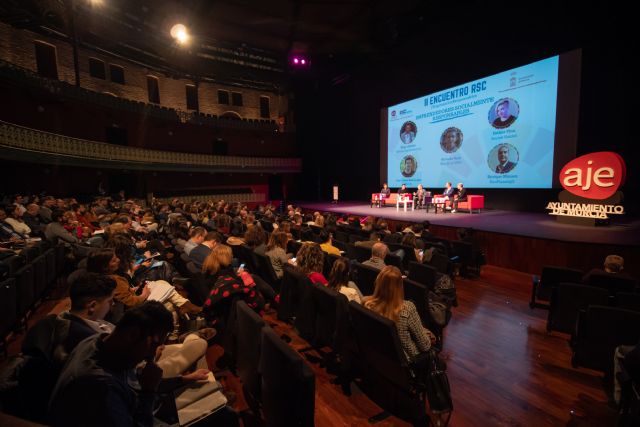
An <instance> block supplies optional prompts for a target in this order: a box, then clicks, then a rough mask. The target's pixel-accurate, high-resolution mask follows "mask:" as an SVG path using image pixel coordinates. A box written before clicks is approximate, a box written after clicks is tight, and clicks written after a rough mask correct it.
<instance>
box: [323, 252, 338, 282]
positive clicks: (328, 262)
mask: <svg viewBox="0 0 640 427" xmlns="http://www.w3.org/2000/svg"><path fill="white" fill-rule="evenodd" d="M340 258H342V257H339V256H338V255H333V254H327V253H325V254H324V267H323V270H322V274H324V277H327V278H328V277H329V273H331V269H332V268H333V263H334V262H336V260H337V259H340Z"/></svg>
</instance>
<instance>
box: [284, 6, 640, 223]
mask: <svg viewBox="0 0 640 427" xmlns="http://www.w3.org/2000/svg"><path fill="white" fill-rule="evenodd" d="M432 6H433V5H432ZM434 7H435V6H434ZM486 7H491V6H485V4H484V3H483V7H482V8H476V9H473V8H470V7H465V8H462V7H458V5H457V4H456V5H453V3H452V5H451V6H447V5H442V6H438V8H439V9H437V10H431V11H430V12H429V11H428V10H427V11H425V15H424V16H423V17H420V16H416V15H415V14H414V15H412V16H410V17H408V20H407V22H410V25H400V24H397V25H395V26H393V25H391V26H392V29H391V30H388V32H387V33H384V32H383V31H382V32H381V34H380V37H381V38H387V39H388V43H387V46H385V49H384V51H382V52H376V54H367V55H361V56H360V57H359V58H345V57H333V58H324V62H323V63H322V65H323V69H322V70H321V71H316V73H315V74H314V75H312V76H306V77H301V76H298V79H297V80H298V81H297V88H296V114H297V117H298V133H297V138H298V141H299V144H300V148H301V153H302V156H303V160H304V167H305V172H306V174H305V179H306V180H305V186H306V188H307V189H308V191H306V192H305V193H304V194H302V196H303V197H306V198H308V199H314V198H320V199H329V195H330V194H331V193H330V191H331V188H330V187H331V185H333V184H334V183H338V184H339V185H340V187H341V198H342V199H367V198H368V197H369V195H370V193H372V192H373V191H377V189H378V188H379V186H380V184H381V183H380V177H379V161H380V154H379V133H380V131H379V129H380V108H383V107H386V106H389V105H394V104H396V103H398V102H402V101H405V100H408V99H412V98H415V97H417V96H421V95H425V94H428V93H431V92H434V91H437V90H440V89H444V88H447V87H451V86H453V85H456V84H460V83H463V82H466V81H469V80H472V79H475V78H479V77H482V76H486V75H491V74H494V73H496V72H499V71H503V70H505V69H509V68H512V67H515V66H519V65H523V64H527V63H529V62H532V61H535V60H539V59H542V58H545V57H549V56H552V55H556V54H559V53H562V52H566V51H569V50H573V49H576V48H582V49H583V56H582V58H583V64H582V79H581V99H580V111H579V117H580V120H579V128H578V146H577V154H578V155H582V154H586V153H590V152H594V151H604V150H607V151H616V152H618V153H620V154H621V155H622V156H623V157H624V158H625V160H626V162H627V169H628V175H627V183H626V185H625V186H624V187H623V188H622V190H623V191H624V192H625V193H626V194H627V200H626V202H625V206H626V208H627V210H628V211H630V212H632V213H638V212H639V211H640V209H639V203H638V197H637V196H638V194H639V193H640V192H639V191H638V190H639V184H638V181H639V180H638V178H639V177H638V169H637V168H636V167H635V162H634V156H633V154H634V153H635V143H634V139H635V138H634V137H633V135H634V133H633V131H632V129H633V122H634V116H635V110H636V107H635V100H636V99H637V94H638V89H637V85H636V84H635V83H634V78H633V76H632V73H633V71H634V68H632V61H633V60H634V55H632V54H631V52H633V51H634V50H635V47H634V46H633V45H632V40H634V39H635V36H633V35H632V28H633V25H631V24H632V22H631V19H632V18H631V17H632V16H633V14H632V13H631V11H630V10H629V9H628V7H625V6H620V7H618V6H617V7H616V8H613V7H609V6H606V5H605V6H597V7H593V8H592V7H589V8H586V7H585V8H584V9H585V10H581V9H579V8H577V7H576V8H574V7H572V6H571V3H570V2H555V3H551V2H541V3H540V4H537V3H536V5H535V7H534V5H533V4H524V5H520V6H519V5H517V4H515V3H512V4H510V5H509V7H508V8H504V7H503V5H502V4H501V5H499V6H495V8H494V9H491V10H487V9H486ZM445 17H446V18H447V19H444V18H445ZM441 18H442V19H441ZM405 27H407V28H405ZM380 31H381V30H380ZM318 62H320V61H319V60H317V61H316V64H317V63H318ZM451 181H456V178H455V177H451ZM478 191H483V193H484V194H485V195H486V196H487V205H488V207H490V208H500V209H516V210H531V211H543V210H544V206H545V205H546V202H547V201H549V200H557V193H558V192H559V190H557V189H556V190H478Z"/></svg>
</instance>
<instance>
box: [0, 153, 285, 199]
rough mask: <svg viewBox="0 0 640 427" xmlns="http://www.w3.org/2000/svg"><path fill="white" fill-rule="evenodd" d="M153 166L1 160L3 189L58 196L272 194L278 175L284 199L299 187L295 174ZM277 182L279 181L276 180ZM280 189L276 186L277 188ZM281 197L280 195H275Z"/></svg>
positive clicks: (279, 192)
mask: <svg viewBox="0 0 640 427" xmlns="http://www.w3.org/2000/svg"><path fill="white" fill-rule="evenodd" d="M273 176H274V175H272V174H259V173H253V174H249V173H247V174H238V173H202V172H194V173H189V172H152V171H134V170H122V169H107V168H103V169H92V168H79V167H71V166H57V165H42V164H32V163H20V162H9V161H6V160H0V182H1V183H2V188H1V189H0V193H4V194H18V193H19V194H40V193H41V192H42V191H45V192H46V193H47V194H51V195H55V196H60V197H64V196H83V195H84V196H92V195H95V194H97V192H98V185H99V184H100V183H101V182H102V187H103V188H104V189H105V190H106V191H107V192H108V193H110V194H115V193H117V192H118V191H120V190H125V192H126V193H127V195H129V196H135V197H145V196H146V194H147V192H153V193H154V195H155V196H156V197H171V196H174V195H190V194H218V193H222V194H228V193H247V192H250V193H260V194H264V195H265V197H267V198H268V197H269V192H270V188H269V187H270V183H272V182H273V181H278V185H279V189H278V191H277V192H275V193H274V194H272V196H279V197H277V199H278V200H281V199H282V198H287V197H288V195H289V194H291V193H292V192H294V191H295V185H296V182H297V180H296V179H295V178H294V176H293V175H277V176H278V177H279V178H277V179H276V180H274V179H273V178H272V177H273ZM272 187H273V186H272ZM273 190H275V188H274V189H272V191H273ZM274 199H275V198H274Z"/></svg>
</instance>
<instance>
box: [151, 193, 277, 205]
mask: <svg viewBox="0 0 640 427" xmlns="http://www.w3.org/2000/svg"><path fill="white" fill-rule="evenodd" d="M174 199H178V200H179V201H180V202H182V203H191V202H193V201H194V200H195V201H196V202H204V203H208V202H210V201H212V200H213V201H218V200H224V201H226V202H231V203H233V202H241V203H264V202H265V201H266V200H267V196H266V194H264V193H233V194H198V195H195V196H173V197H157V198H156V199H155V200H156V201H158V202H162V203H170V202H171V201H172V200H174Z"/></svg>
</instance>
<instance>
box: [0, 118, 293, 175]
mask: <svg viewBox="0 0 640 427" xmlns="http://www.w3.org/2000/svg"><path fill="white" fill-rule="evenodd" d="M0 146H5V147H10V148H15V149H20V150H29V151H35V152H41V153H51V154H57V155H63V156H71V157H80V158H83V159H94V160H104V161H118V162H128V163H144V164H158V165H160V164H164V165H167V164H171V165H184V166H196V167H212V168H217V169H225V170H240V171H247V172H248V171H252V170H274V171H276V170H277V171H287V172H299V171H300V170H301V160H300V159H297V158H284V157H240V156H214V155H208V154H194V153H181V152H172V151H161V150H148V149H144V148H137V147H124V146H120V145H114V144H107V143H104V142H98V141H90V140H86V139H78V138H71V137H68V136H64V135H57V134H54V133H49V132H44V131H40V130H36V129H31V128H27V127H23V126H19V125H15V124H12V123H7V122H4V121H2V120H0Z"/></svg>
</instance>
